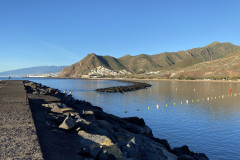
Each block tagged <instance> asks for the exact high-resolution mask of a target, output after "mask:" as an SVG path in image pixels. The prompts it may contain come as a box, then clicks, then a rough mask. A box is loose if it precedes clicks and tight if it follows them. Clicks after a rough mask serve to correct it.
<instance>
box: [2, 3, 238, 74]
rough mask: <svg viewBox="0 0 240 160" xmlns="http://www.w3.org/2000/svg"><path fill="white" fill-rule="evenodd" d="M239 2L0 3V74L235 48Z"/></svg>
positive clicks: (236, 43)
mask: <svg viewBox="0 0 240 160" xmlns="http://www.w3.org/2000/svg"><path fill="white" fill-rule="evenodd" d="M239 6H240V1H239V0H0V72H2V71H7V70H14V69H20V68H27V67H33V66H45V65H48V66H51V65H58V66H59V65H71V64H73V63H76V62H78V61H80V60H81V59H82V58H84V57H85V56H86V55H87V54H89V53H96V54H97V55H110V56H113V57H116V58H119V57H122V56H124V55H126V54H130V55H138V54H149V55H153V54H159V53H163V52H175V51H178V50H188V49H192V48H196V47H203V46H206V45H208V44H210V43H212V42H214V41H219V42H231V43H233V44H235V45H240V9H239Z"/></svg>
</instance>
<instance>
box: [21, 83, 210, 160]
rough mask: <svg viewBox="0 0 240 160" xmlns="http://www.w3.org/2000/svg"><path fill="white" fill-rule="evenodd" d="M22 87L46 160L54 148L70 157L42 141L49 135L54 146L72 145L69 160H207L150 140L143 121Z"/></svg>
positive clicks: (58, 94)
mask: <svg viewBox="0 0 240 160" xmlns="http://www.w3.org/2000/svg"><path fill="white" fill-rule="evenodd" d="M25 87H26V90H27V91H28V98H29V102H30V106H31V109H32V112H33V117H34V123H35V124H36V128H37V133H38V136H39V139H40V144H41V147H43V148H42V149H43V151H45V152H44V153H43V155H44V156H45V158H49V157H51V154H52V153H51V152H47V151H46V150H48V148H49V147H50V148H56V151H55V154H62V155H65V156H68V155H69V153H68V152H66V151H65V152H63V151H62V150H61V148H62V147H60V146H56V145H55V144H52V143H48V142H46V141H44V140H45V139H49V135H50V139H51V138H52V139H51V140H50V141H53V142H55V141H56V139H57V144H61V143H63V144H65V142H64V141H63V138H64V139H67V141H69V142H71V143H70V144H68V145H65V146H64V147H65V148H71V151H69V152H71V158H72V159H79V158H80V157H81V158H86V157H88V158H94V159H100V160H105V159H127V158H133V159H142V160H145V159H149V160H150V159H151V160H152V159H163V160H165V159H166V160H167V159H170V160H180V159H186V158H188V159H196V160H198V159H199V160H208V158H207V156H206V155H205V154H203V153H194V152H192V151H190V150H189V149H188V147H187V146H182V147H177V148H171V147H170V145H169V144H168V142H167V140H165V139H159V138H156V137H154V136H153V134H152V130H151V129H150V128H149V127H148V126H147V125H146V124H145V122H144V120H143V119H140V118H137V117H129V118H120V117H117V116H115V115H112V114H108V113H106V112H104V111H103V110H102V109H101V108H100V107H98V106H93V105H92V104H91V103H89V102H86V101H84V100H77V99H74V98H73V97H72V96H67V95H65V94H64V93H62V92H61V91H59V90H58V89H54V88H50V87H47V86H44V85H42V84H39V83H35V82H31V81H25ZM44 117H45V118H44ZM70 121H71V122H70ZM43 123H44V124H45V123H50V126H44V125H43ZM46 128H49V129H46ZM62 128H65V129H62ZM69 128H70V129H69ZM66 133H67V134H66ZM58 147H59V148H58ZM46 148H47V149H46ZM76 152H77V154H76V155H72V154H74V153H76ZM63 157H64V156H63ZM76 157H77V158H76ZM65 158H66V157H65ZM81 158H80V159H81ZM50 159H51V158H50ZM60 159H61V158H60Z"/></svg>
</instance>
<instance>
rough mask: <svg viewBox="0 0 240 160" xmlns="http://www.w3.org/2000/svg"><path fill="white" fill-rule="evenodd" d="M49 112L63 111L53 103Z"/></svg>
mask: <svg viewBox="0 0 240 160" xmlns="http://www.w3.org/2000/svg"><path fill="white" fill-rule="evenodd" d="M51 112H54V113H63V111H62V110H61V108H59V107H58V106H57V105H54V106H53V108H52V109H51Z"/></svg>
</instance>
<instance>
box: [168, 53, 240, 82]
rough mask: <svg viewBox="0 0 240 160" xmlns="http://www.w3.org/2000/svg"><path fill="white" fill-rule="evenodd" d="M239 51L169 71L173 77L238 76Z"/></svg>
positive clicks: (239, 64) (239, 70)
mask: <svg viewBox="0 0 240 160" xmlns="http://www.w3.org/2000/svg"><path fill="white" fill-rule="evenodd" d="M239 68H240V51H238V52H237V53H235V54H231V55H229V56H226V57H224V58H221V59H217V60H213V61H208V62H203V63H199V64H195V65H193V66H190V67H186V68H184V69H180V70H175V71H173V70H172V71H170V72H171V73H173V72H174V73H175V75H174V77H179V76H182V75H183V76H185V77H196V78H198V77H199V78H209V77H215V78H221V77H222V78H225V77H239V76H240V69H239Z"/></svg>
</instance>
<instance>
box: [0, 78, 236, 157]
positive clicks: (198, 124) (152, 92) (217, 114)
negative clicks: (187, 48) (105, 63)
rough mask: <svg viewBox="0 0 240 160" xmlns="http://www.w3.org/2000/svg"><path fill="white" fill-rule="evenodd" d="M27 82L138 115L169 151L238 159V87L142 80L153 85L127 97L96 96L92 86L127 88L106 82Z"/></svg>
mask: <svg viewBox="0 0 240 160" xmlns="http://www.w3.org/2000/svg"><path fill="white" fill-rule="evenodd" d="M0 79H3V78H0ZM29 80H32V81H35V82H38V83H42V84H44V85H47V86H50V87H53V88H58V89H60V90H62V91H63V90H64V89H67V90H68V91H69V90H72V91H73V96H74V97H75V98H78V99H81V100H86V101H89V102H91V103H92V104H93V105H97V106H100V107H102V108H103V110H104V111H105V112H107V113H111V114H114V115H117V116H119V117H129V116H138V117H142V118H144V120H145V122H146V123H147V125H148V126H149V127H151V128H152V130H153V134H154V136H155V137H159V138H164V139H167V140H168V142H169V143H170V145H171V146H172V147H179V146H182V145H188V146H189V148H190V150H192V151H194V152H203V153H205V154H206V155H207V156H208V157H209V158H210V159H213V160H237V159H240V151H239V147H240V94H239V93H240V84H236V83H217V82H216V83H210V82H179V81H145V82H147V83H150V84H152V85H153V86H152V87H151V88H148V89H143V90H138V91H134V92H127V93H97V92H95V91H94V90H95V89H97V88H102V87H110V86H119V85H128V84H125V83H121V82H117V81H111V80H72V79H40V78H39V79H37V78H34V79H33V78H31V79H29ZM230 89H232V92H231V93H229V92H230V91H229V90H230ZM235 93H236V94H235ZM187 101H188V103H187ZM181 103H182V104H181ZM174 104H175V105H174ZM157 105H158V106H159V107H157ZM148 107H149V109H148ZM138 109H139V111H137V110H138ZM125 111H127V113H125Z"/></svg>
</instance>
